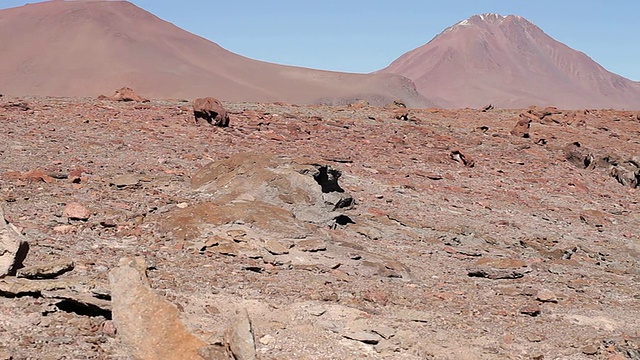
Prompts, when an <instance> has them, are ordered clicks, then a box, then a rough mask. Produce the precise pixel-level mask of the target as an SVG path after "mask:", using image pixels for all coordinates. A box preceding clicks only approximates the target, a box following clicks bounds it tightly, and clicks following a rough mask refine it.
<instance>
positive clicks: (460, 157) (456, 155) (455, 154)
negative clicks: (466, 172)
mask: <svg viewBox="0 0 640 360" xmlns="http://www.w3.org/2000/svg"><path fill="white" fill-rule="evenodd" d="M449 156H450V157H451V159H452V160H454V161H456V162H459V163H460V164H462V165H464V166H466V167H474V166H475V164H476V162H475V160H473V158H472V157H470V156H468V155H465V154H463V153H462V152H461V151H459V150H454V151H452V152H451V154H449Z"/></svg>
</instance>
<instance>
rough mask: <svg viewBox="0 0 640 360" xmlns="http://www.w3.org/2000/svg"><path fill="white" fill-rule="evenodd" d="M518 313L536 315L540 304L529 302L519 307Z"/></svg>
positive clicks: (538, 312) (539, 311)
mask: <svg viewBox="0 0 640 360" xmlns="http://www.w3.org/2000/svg"><path fill="white" fill-rule="evenodd" d="M520 313H521V314H524V315H529V316H538V315H540V313H541V310H540V306H538V305H537V304H529V305H526V306H523V307H522V308H520Z"/></svg>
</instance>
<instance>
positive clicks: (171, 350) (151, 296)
mask: <svg viewBox="0 0 640 360" xmlns="http://www.w3.org/2000/svg"><path fill="white" fill-rule="evenodd" d="M145 270H146V264H145V261H144V259H142V258H135V259H132V258H122V259H120V263H119V265H118V267H116V268H114V269H113V270H111V272H110V273H109V281H110V283H111V299H112V314H113V321H114V324H115V325H116V328H117V330H118V331H117V334H118V337H119V338H120V340H121V341H122V342H123V343H124V344H126V345H127V346H128V347H129V349H130V353H131V355H132V358H134V359H141V360H161V359H163V360H164V359H185V360H201V359H204V358H203V357H202V356H201V355H200V354H199V353H198V351H199V350H200V349H202V348H205V347H207V344H206V343H205V342H204V341H202V340H200V339H199V338H197V337H196V336H195V335H193V334H191V333H190V332H189V331H187V328H186V327H185V325H184V324H183V323H182V321H181V320H180V318H179V311H178V308H177V307H176V306H175V305H173V304H171V303H169V302H168V301H167V300H165V299H164V298H162V296H160V295H158V294H156V293H155V292H154V291H153V290H151V288H150V287H149V281H148V279H147V275H146V274H145Z"/></svg>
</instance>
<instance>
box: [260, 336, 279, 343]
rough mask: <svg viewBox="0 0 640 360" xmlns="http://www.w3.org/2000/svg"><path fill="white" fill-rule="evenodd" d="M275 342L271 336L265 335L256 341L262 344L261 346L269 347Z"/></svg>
mask: <svg viewBox="0 0 640 360" xmlns="http://www.w3.org/2000/svg"><path fill="white" fill-rule="evenodd" d="M275 340H276V339H275V338H274V337H273V336H271V335H269V334H267V335H265V336H263V337H261V338H260V340H258V341H259V342H260V344H262V345H269V344H273V342H274V341H275Z"/></svg>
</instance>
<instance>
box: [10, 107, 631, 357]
mask: <svg viewBox="0 0 640 360" xmlns="http://www.w3.org/2000/svg"><path fill="white" fill-rule="evenodd" d="M223 105H224V107H225V108H226V110H227V111H228V113H229V117H230V124H229V126H228V127H216V126H209V125H207V124H206V123H205V124H202V123H200V124H196V122H195V120H194V116H193V112H192V107H191V102H190V101H179V100H176V101H160V100H151V101H149V102H118V101H112V100H109V99H106V98H105V99H101V100H98V99H93V98H45V97H22V98H12V97H7V96H5V97H1V98H0V122H1V123H2V125H3V128H4V131H2V132H1V133H0V154H1V159H2V161H1V162H0V208H1V209H2V210H3V215H4V220H5V221H0V229H1V230H0V235H2V236H1V237H0V240H1V241H2V246H3V247H4V249H3V252H2V253H0V260H1V261H0V264H2V265H3V268H2V269H3V271H4V273H3V274H0V276H3V277H2V279H0V359H4V360H6V359H14V360H16V359H234V358H235V359H537V360H540V359H608V360H623V359H640V286H639V280H640V267H639V259H640V231H638V229H639V228H640V204H639V200H640V196H639V195H638V182H639V180H640V157H639V156H640V114H639V113H637V112H625V111H615V110H593V109H591V110H580V111H576V110H572V111H565V110H558V109H554V108H546V109H541V108H529V109H519V110H505V109H491V108H489V107H488V108H487V109H485V110H484V111H483V110H481V109H461V110H442V109H406V108H404V107H402V104H401V103H397V104H390V105H389V106H386V107H372V106H369V105H368V104H367V103H365V102H358V103H354V104H352V105H347V106H335V107H330V106H295V105H288V104H284V103H229V102H225V103H223ZM0 220H2V219H0ZM5 275H6V276H5Z"/></svg>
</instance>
